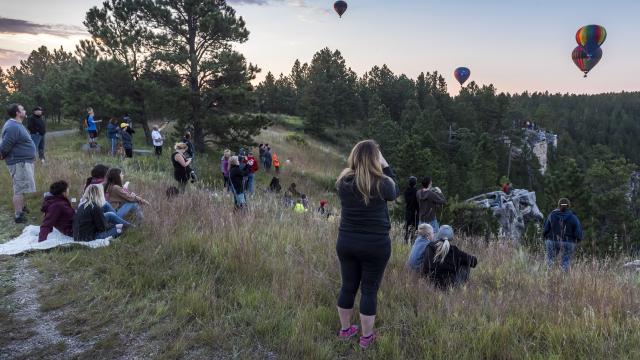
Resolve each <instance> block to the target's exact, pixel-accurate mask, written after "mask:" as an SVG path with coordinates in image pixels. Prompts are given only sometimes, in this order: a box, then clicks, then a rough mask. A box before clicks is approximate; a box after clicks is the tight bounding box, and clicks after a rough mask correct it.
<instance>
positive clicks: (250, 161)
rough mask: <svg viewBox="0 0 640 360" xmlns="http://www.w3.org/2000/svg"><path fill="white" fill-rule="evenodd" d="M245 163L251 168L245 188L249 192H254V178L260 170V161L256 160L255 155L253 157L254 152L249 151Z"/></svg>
mask: <svg viewBox="0 0 640 360" xmlns="http://www.w3.org/2000/svg"><path fill="white" fill-rule="evenodd" d="M244 164H245V166H246V167H247V168H249V169H250V170H249V175H247V180H246V183H245V188H246V190H247V193H249V194H253V187H254V185H253V182H254V178H255V175H256V173H257V172H258V161H257V160H256V158H255V157H253V153H252V152H249V154H247V157H246V158H245V159H244Z"/></svg>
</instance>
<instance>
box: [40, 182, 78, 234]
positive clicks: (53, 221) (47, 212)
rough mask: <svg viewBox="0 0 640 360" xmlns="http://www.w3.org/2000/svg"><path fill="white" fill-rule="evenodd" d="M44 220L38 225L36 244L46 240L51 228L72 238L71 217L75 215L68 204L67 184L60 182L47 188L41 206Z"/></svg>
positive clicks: (69, 203)
mask: <svg viewBox="0 0 640 360" xmlns="http://www.w3.org/2000/svg"><path fill="white" fill-rule="evenodd" d="M41 211H42V212H43V213H44V220H43V221H42V225H40V234H39V236H38V242H42V241H45V240H47V237H48V236H49V234H50V233H51V232H52V231H53V228H56V229H58V231H60V232H61V233H63V234H64V235H67V236H73V215H74V214H75V213H76V212H75V210H74V209H73V207H71V202H69V184H67V182H66V181H64V180H61V181H57V182H54V183H53V184H51V186H50V187H49V193H47V195H46V197H45V198H44V202H43V204H42V209H41Z"/></svg>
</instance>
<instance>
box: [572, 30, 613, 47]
mask: <svg viewBox="0 0 640 360" xmlns="http://www.w3.org/2000/svg"><path fill="white" fill-rule="evenodd" d="M605 40H607V30H606V29H605V28H604V27H602V26H600V25H587V26H583V27H581V28H580V30H578V32H577V33H576V42H577V43H578V45H580V46H582V47H583V48H585V50H586V51H587V52H588V53H592V52H594V51H595V50H596V49H598V48H599V47H600V46H602V44H604V42H605Z"/></svg>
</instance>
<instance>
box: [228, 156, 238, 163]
mask: <svg viewBox="0 0 640 360" xmlns="http://www.w3.org/2000/svg"><path fill="white" fill-rule="evenodd" d="M229 164H230V165H240V160H239V159H238V157H237V156H232V157H230V158H229Z"/></svg>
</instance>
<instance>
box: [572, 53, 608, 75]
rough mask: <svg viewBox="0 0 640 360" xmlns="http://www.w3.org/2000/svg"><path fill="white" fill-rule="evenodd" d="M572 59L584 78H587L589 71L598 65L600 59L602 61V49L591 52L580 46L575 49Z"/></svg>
mask: <svg viewBox="0 0 640 360" xmlns="http://www.w3.org/2000/svg"><path fill="white" fill-rule="evenodd" d="M571 58H572V59H573V62H574V63H575V64H576V66H577V67H578V68H579V69H580V71H582V72H583V73H584V77H587V74H588V73H589V71H591V69H593V68H594V67H595V66H596V65H598V63H599V62H600V59H602V49H601V48H599V47H598V48H596V49H595V50H593V51H591V52H589V51H587V49H585V48H584V47H583V46H578V47H576V48H575V49H573V52H572V53H571Z"/></svg>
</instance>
